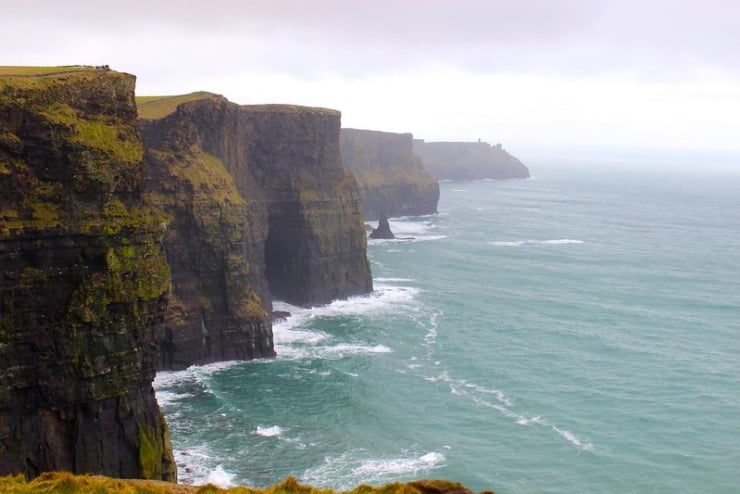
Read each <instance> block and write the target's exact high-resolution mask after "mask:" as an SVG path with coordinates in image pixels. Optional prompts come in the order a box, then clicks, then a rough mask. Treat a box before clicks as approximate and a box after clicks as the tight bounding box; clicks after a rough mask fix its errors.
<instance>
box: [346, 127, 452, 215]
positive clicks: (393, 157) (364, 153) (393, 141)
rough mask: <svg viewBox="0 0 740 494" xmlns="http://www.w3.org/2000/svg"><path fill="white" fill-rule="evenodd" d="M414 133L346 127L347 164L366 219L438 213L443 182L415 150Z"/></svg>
mask: <svg viewBox="0 0 740 494" xmlns="http://www.w3.org/2000/svg"><path fill="white" fill-rule="evenodd" d="M412 140H413V137H412V135H411V134H395V133H391V132H378V131H373V130H358V129H342V132H341V140H340V143H341V146H340V147H341V152H342V161H343V163H344V166H345V167H347V169H348V170H350V171H351V172H352V174H353V175H354V176H355V178H356V179H357V183H358V184H359V187H360V194H361V196H362V212H363V215H364V216H365V219H366V220H377V219H379V218H380V217H381V216H382V215H385V216H388V217H398V216H415V215H422V214H432V213H436V212H437V202H438V201H439V183H438V182H437V179H436V178H435V177H434V176H433V175H431V174H430V173H429V172H428V171H427V170H426V169H425V168H424V165H423V164H422V161H421V160H420V159H419V157H417V156H416V155H415V154H414V152H413V145H412Z"/></svg>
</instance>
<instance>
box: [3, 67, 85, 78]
mask: <svg viewBox="0 0 740 494" xmlns="http://www.w3.org/2000/svg"><path fill="white" fill-rule="evenodd" d="M88 70H95V67H93V66H91V65H62V66H57V67H24V66H21V65H0V77H2V76H33V75H52V74H64V73H66V72H85V71H88Z"/></svg>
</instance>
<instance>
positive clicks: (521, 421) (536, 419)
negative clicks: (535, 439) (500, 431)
mask: <svg viewBox="0 0 740 494" xmlns="http://www.w3.org/2000/svg"><path fill="white" fill-rule="evenodd" d="M516 423H517V424H519V425H532V424H537V425H542V424H543V423H544V422H543V421H542V417H540V416H539V415H537V416H536V417H532V418H525V417H522V418H520V419H519V420H517V421H516Z"/></svg>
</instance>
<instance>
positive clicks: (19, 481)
mask: <svg viewBox="0 0 740 494" xmlns="http://www.w3.org/2000/svg"><path fill="white" fill-rule="evenodd" d="M0 490H1V491H2V492H3V493H6V494H48V493H51V492H63V493H64V494H93V493H94V494H335V491H333V490H331V489H318V488H316V487H311V486H307V485H302V484H299V483H298V482H297V481H296V480H295V479H294V478H292V477H288V478H287V479H285V480H284V481H282V482H280V483H279V484H275V485H273V486H270V487H267V488H265V489H254V488H250V487H232V488H230V489H220V488H218V487H214V486H213V485H211V484H208V485H205V486H192V485H182V484H172V483H169V482H161V481H156V480H123V479H112V478H109V477H102V476H93V475H72V474H70V473H66V472H53V473H45V474H42V475H41V476H40V477H38V478H36V479H35V480H33V481H31V482H27V481H25V480H23V477H22V476H21V475H17V476H15V477H0ZM336 494H338V493H336ZM345 494H473V493H472V491H470V490H469V489H467V488H466V487H465V486H463V485H462V484H458V483H456V482H448V481H445V480H419V481H416V482H409V483H405V484H404V483H400V482H397V483H393V484H387V485H384V486H382V487H371V486H369V485H360V486H358V487H356V488H355V489H354V490H352V491H347V492H346V493H345ZM481 494H493V492H491V491H484V493H481Z"/></svg>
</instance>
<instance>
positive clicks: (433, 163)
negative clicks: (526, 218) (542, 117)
mask: <svg viewBox="0 0 740 494" xmlns="http://www.w3.org/2000/svg"><path fill="white" fill-rule="evenodd" d="M414 152H415V153H416V154H417V155H419V156H420V157H421V159H422V160H423V161H424V165H425V166H426V168H427V169H428V170H429V171H430V172H431V173H432V174H434V176H436V177H437V178H438V179H439V180H445V179H450V180H475V179H482V178H494V179H509V178H528V177H529V170H528V169H527V167H526V166H524V165H523V164H522V162H521V161H519V159H517V158H516V157H514V156H512V155H511V154H509V153H507V152H506V151H505V150H504V149H503V148H502V147H501V144H497V145H495V146H491V145H490V144H488V143H487V142H425V141H423V140H420V139H415V140H414Z"/></svg>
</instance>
